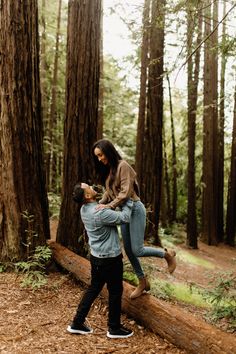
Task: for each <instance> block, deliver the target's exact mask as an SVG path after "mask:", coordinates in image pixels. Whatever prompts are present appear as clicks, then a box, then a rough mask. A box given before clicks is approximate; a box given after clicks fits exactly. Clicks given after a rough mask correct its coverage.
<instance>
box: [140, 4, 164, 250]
mask: <svg viewBox="0 0 236 354" xmlns="http://www.w3.org/2000/svg"><path fill="white" fill-rule="evenodd" d="M157 18H159V21H157V20H156V19H157ZM164 20H165V1H164V0H161V1H157V0H153V2H152V24H151V31H150V65H149V75H148V114H147V125H146V141H145V144H144V149H143V153H144V160H145V162H144V160H143V162H144V167H143V168H144V171H145V176H144V178H145V179H144V183H143V186H144V201H145V203H146V204H147V203H150V207H151V208H150V209H151V213H150V222H149V224H148V225H147V233H148V234H152V236H153V237H154V239H155V243H156V244H157V245H160V243H161V242H160V238H159V235H158V225H159V217H160V215H159V214H160V203H161V189H162V188H161V183H162V162H163V161H162V159H163V157H162V125H163V72H164V68H163V56H164V23H165V21H164Z"/></svg>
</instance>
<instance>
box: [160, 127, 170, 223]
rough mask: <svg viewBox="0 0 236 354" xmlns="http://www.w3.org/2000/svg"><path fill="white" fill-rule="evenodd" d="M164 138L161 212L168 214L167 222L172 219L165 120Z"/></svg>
mask: <svg viewBox="0 0 236 354" xmlns="http://www.w3.org/2000/svg"><path fill="white" fill-rule="evenodd" d="M162 139H163V179H162V183H163V186H162V187H163V188H162V191H163V193H164V196H162V198H161V200H162V201H163V200H164V199H166V200H165V201H164V203H165V204H164V206H163V203H161V214H162V215H163V214H164V215H166V219H167V220H166V223H167V221H168V223H169V221H170V219H171V202H170V178H169V172H168V157H167V152H166V150H167V147H166V134H165V122H163V129H162ZM164 207H165V208H166V211H164V212H162V208H164Z"/></svg>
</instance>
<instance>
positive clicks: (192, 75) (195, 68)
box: [187, 5, 202, 248]
mask: <svg viewBox="0 0 236 354" xmlns="http://www.w3.org/2000/svg"><path fill="white" fill-rule="evenodd" d="M201 12H202V11H201V9H200V10H197V9H195V8H194V7H191V6H190V5H189V6H188V7H187V23H188V27H187V54H188V213H187V215H188V219H187V245H188V246H189V247H192V248H197V215H196V185H195V146H196V144H195V141H196V115H197V93H198V81H199V66H200V65H199V64H200V49H199V50H198V51H197V52H196V53H195V55H192V50H193V47H194V45H195V46H198V45H199V43H200V42H201V37H202V13H201ZM196 14H197V16H195V15H196ZM195 18H196V19H197V24H196V23H195V21H194V19H195ZM195 27H196V28H197V31H195ZM196 32H197V33H196ZM194 37H196V43H195V42H194Z"/></svg>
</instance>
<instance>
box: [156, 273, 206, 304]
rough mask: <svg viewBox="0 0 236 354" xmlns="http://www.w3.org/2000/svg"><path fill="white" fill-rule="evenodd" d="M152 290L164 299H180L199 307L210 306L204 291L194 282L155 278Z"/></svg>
mask: <svg viewBox="0 0 236 354" xmlns="http://www.w3.org/2000/svg"><path fill="white" fill-rule="evenodd" d="M151 292H152V294H153V295H155V296H156V297H158V298H161V299H164V300H178V301H181V302H184V303H187V304H191V305H194V306H197V307H204V308H205V307H208V304H207V302H206V301H205V300H204V297H203V295H202V293H201V292H200V290H199V289H198V288H197V287H195V286H193V284H183V283H173V282H172V283H170V282H167V281H164V280H160V279H155V280H154V281H153V282H152V289H151Z"/></svg>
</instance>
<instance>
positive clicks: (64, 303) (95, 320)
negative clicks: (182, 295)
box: [0, 224, 236, 354]
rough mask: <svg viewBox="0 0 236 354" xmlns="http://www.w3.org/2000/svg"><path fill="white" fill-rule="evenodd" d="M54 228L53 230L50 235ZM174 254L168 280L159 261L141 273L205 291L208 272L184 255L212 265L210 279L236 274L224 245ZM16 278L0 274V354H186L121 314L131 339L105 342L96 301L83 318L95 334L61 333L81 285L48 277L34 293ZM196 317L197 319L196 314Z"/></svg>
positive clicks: (102, 306)
mask: <svg viewBox="0 0 236 354" xmlns="http://www.w3.org/2000/svg"><path fill="white" fill-rule="evenodd" d="M55 227H56V225H54V224H53V225H52V231H53V232H54V234H55ZM176 251H177V261H178V266H177V268H176V271H175V273H174V275H172V276H170V275H168V274H167V272H166V264H165V262H164V261H163V260H162V259H158V258H149V259H148V258H146V259H145V260H142V263H143V265H144V267H145V268H147V267H148V268H149V269H152V278H154V277H155V276H157V277H160V276H161V277H164V278H166V279H169V281H170V282H171V281H174V280H175V281H176V280H179V281H185V282H194V283H196V284H199V285H201V286H207V285H208V283H209V270H208V271H205V270H203V268H202V267H201V266H197V265H192V266H189V265H187V264H186V263H185V262H184V260H183V259H181V257H178V252H179V253H181V252H185V251H186V252H189V253H191V254H192V255H195V256H196V255H197V256H200V257H201V258H203V259H205V260H207V261H209V262H211V263H212V264H213V265H214V268H213V269H211V270H210V272H211V273H214V272H215V273H216V272H219V271H227V270H229V271H232V270H235V268H236V262H235V260H236V249H233V248H230V247H227V246H225V245H221V246H218V247H215V246H207V245H204V244H202V243H201V242H199V249H198V250H189V249H187V248H185V246H184V245H180V246H178V247H176ZM21 278H22V277H21V276H19V277H17V276H16V274H15V273H0V299H1V301H0V353H1V354H31V353H34V354H41V353H50V354H51V353H60V354H76V353H81V354H108V353H119V354H126V353H127V354H128V353H129V354H143V353H145V354H152V353H153V354H155V353H158V354H163V353H165V354H174V353H175V354H177V353H178V354H180V353H181V354H184V353H187V352H186V351H183V350H180V349H178V348H176V347H175V346H173V345H172V344H171V343H168V342H167V341H166V340H164V339H162V338H160V337H159V336H158V335H156V334H154V333H152V332H151V331H149V330H148V329H146V328H143V327H142V326H140V325H139V324H138V323H136V322H135V321H134V320H133V319H132V318H128V317H127V316H126V315H124V314H123V315H122V322H123V324H124V325H125V326H127V327H129V328H131V329H132V330H133V331H134V335H133V336H132V337H130V338H128V339H116V340H114V339H108V338H107V337H106V331H107V323H106V321H107V305H106V303H105V302H104V301H102V299H101V298H98V299H97V300H96V301H95V303H94V305H93V306H92V308H91V311H90V313H89V316H88V324H89V325H90V326H91V327H92V328H93V329H94V333H93V334H91V335H87V336H81V335H71V334H69V333H68V332H67V331H66V327H67V326H68V324H70V322H71V320H72V318H73V316H74V313H75V311H76V308H77V304H78V303H79V301H80V298H81V296H82V293H83V290H84V288H83V285H82V284H80V283H79V282H78V281H76V280H75V279H74V278H73V277H72V276H71V275H70V274H67V273H60V272H51V273H50V274H49V275H48V283H47V285H46V286H44V287H43V288H40V289H39V290H36V291H33V290H32V289H29V288H22V287H21V286H20V282H21ZM190 311H191V308H190ZM198 315H199V317H201V316H202V314H201V311H199V314H198ZM232 335H234V334H232Z"/></svg>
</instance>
